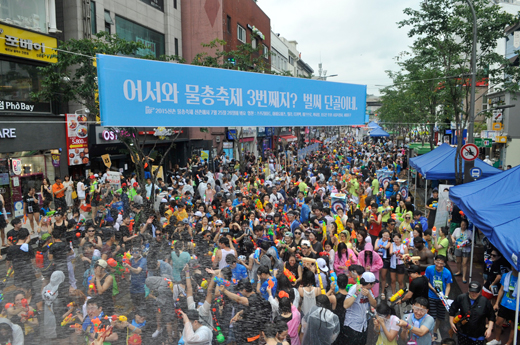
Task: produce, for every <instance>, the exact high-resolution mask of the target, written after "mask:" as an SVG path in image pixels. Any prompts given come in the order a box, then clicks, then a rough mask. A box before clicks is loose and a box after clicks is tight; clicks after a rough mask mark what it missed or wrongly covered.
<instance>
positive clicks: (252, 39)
mask: <svg viewBox="0 0 520 345" xmlns="http://www.w3.org/2000/svg"><path fill="white" fill-rule="evenodd" d="M251 46H252V47H253V49H256V47H257V43H256V38H252V37H251Z"/></svg>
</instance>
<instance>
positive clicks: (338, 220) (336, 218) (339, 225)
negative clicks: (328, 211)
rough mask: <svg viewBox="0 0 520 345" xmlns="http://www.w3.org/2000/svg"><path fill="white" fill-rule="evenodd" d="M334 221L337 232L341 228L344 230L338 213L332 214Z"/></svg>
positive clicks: (340, 230)
mask: <svg viewBox="0 0 520 345" xmlns="http://www.w3.org/2000/svg"><path fill="white" fill-rule="evenodd" d="M334 222H335V223H336V225H337V226H338V232H342V231H343V230H345V227H344V226H343V223H342V222H341V219H340V218H339V216H338V215H335V216H334Z"/></svg>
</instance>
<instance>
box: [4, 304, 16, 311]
mask: <svg viewBox="0 0 520 345" xmlns="http://www.w3.org/2000/svg"><path fill="white" fill-rule="evenodd" d="M4 307H5V310H7V309H9V308H12V307H14V303H6V304H5V306H4Z"/></svg>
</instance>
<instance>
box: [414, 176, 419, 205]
mask: <svg viewBox="0 0 520 345" xmlns="http://www.w3.org/2000/svg"><path fill="white" fill-rule="evenodd" d="M417 174H418V172H417V171H415V192H414V194H413V197H414V204H417V200H416V199H415V198H417Z"/></svg>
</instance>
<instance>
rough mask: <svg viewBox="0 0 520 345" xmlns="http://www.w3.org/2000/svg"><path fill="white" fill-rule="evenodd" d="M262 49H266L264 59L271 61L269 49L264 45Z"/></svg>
mask: <svg viewBox="0 0 520 345" xmlns="http://www.w3.org/2000/svg"><path fill="white" fill-rule="evenodd" d="M262 47H263V49H264V52H263V54H264V58H265V59H267V60H269V48H267V46H266V45H262Z"/></svg>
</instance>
